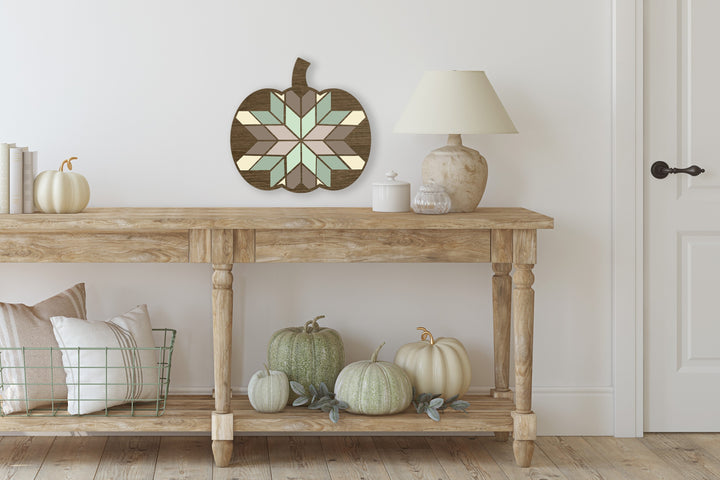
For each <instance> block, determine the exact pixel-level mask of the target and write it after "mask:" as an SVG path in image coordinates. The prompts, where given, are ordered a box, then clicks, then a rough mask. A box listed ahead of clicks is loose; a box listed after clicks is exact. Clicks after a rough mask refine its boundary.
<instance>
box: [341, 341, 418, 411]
mask: <svg viewBox="0 0 720 480" xmlns="http://www.w3.org/2000/svg"><path fill="white" fill-rule="evenodd" d="M383 345H385V343H383V344H382V345H380V346H379V347H378V348H377V350H375V353H373V354H372V357H370V360H369V361H368V360H362V361H359V362H354V363H351V364H350V365H348V366H347V367H345V368H343V370H342V372H340V375H338V378H337V382H336V383H335V398H337V399H338V400H339V401H343V402H345V403H347V404H348V409H347V411H348V412H350V413H360V414H363V415H390V414H393V413H399V412H402V411H403V410H405V409H406V408H407V407H408V406H410V403H411V402H412V383H411V382H410V377H408V375H407V373H405V371H404V370H403V369H402V368H400V367H398V366H397V365H395V364H394V363H390V362H378V360H377V357H378V353H380V349H381V348H382V347H383Z"/></svg>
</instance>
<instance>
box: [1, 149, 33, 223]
mask: <svg viewBox="0 0 720 480" xmlns="http://www.w3.org/2000/svg"><path fill="white" fill-rule="evenodd" d="M37 158H38V153H37V152H31V151H29V149H28V147H18V146H16V145H15V144H14V143H0V214H3V213H33V212H34V211H35V194H34V192H33V183H34V182H35V177H36V176H37Z"/></svg>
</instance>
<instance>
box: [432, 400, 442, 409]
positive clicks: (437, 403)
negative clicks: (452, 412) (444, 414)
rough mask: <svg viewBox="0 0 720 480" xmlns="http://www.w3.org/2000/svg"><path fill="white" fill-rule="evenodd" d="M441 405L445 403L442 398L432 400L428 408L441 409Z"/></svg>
mask: <svg viewBox="0 0 720 480" xmlns="http://www.w3.org/2000/svg"><path fill="white" fill-rule="evenodd" d="M443 403H445V400H443V399H442V398H433V399H432V400H431V401H430V408H439V407H442V405H443Z"/></svg>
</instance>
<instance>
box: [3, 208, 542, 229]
mask: <svg viewBox="0 0 720 480" xmlns="http://www.w3.org/2000/svg"><path fill="white" fill-rule="evenodd" d="M213 228H217V229H242V230H253V229H262V230H287V229H298V230H302V229H308V230H313V229H318V230H323V229H324V230H339V229H362V230H385V229H392V230H394V229H420V230H424V229H430V230H433V229H438V230H452V229H456V230H467V229H511V230H515V229H525V230H531V229H551V228H553V219H552V217H548V216H546V215H542V214H540V213H537V212H533V211H531V210H527V209H525V208H514V207H513V208H478V209H477V210H475V211H474V212H471V213H448V214H444V215H420V214H416V213H412V212H408V213H378V212H373V211H372V210H371V209H370V208H352V207H319V208H318V207H311V208H88V209H86V210H85V211H83V212H82V213H75V214H62V215H57V214H42V213H33V214H17V215H7V214H3V215H0V233H1V232H6V233H9V232H13V231H14V232H53V231H105V232H112V231H128V230H132V231H162V230H191V229H213Z"/></svg>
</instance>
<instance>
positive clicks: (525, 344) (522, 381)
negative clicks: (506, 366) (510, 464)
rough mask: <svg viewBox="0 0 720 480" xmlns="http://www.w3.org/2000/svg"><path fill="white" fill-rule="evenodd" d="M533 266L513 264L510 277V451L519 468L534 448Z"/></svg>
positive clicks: (525, 465)
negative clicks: (512, 346)
mask: <svg viewBox="0 0 720 480" xmlns="http://www.w3.org/2000/svg"><path fill="white" fill-rule="evenodd" d="M532 267H533V265H527V264H516V265H515V273H514V274H513V295H512V297H513V298H512V301H513V324H514V337H515V411H514V412H512V417H513V451H514V452H515V461H516V462H517V464H518V465H520V466H521V467H529V466H530V461H531V460H532V455H533V450H534V449H535V434H536V430H537V426H536V425H537V423H536V419H535V413H534V412H533V411H532V360H533V322H534V309H535V292H534V291H533V289H532V284H533V282H534V280H535V277H534V275H533V273H532Z"/></svg>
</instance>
